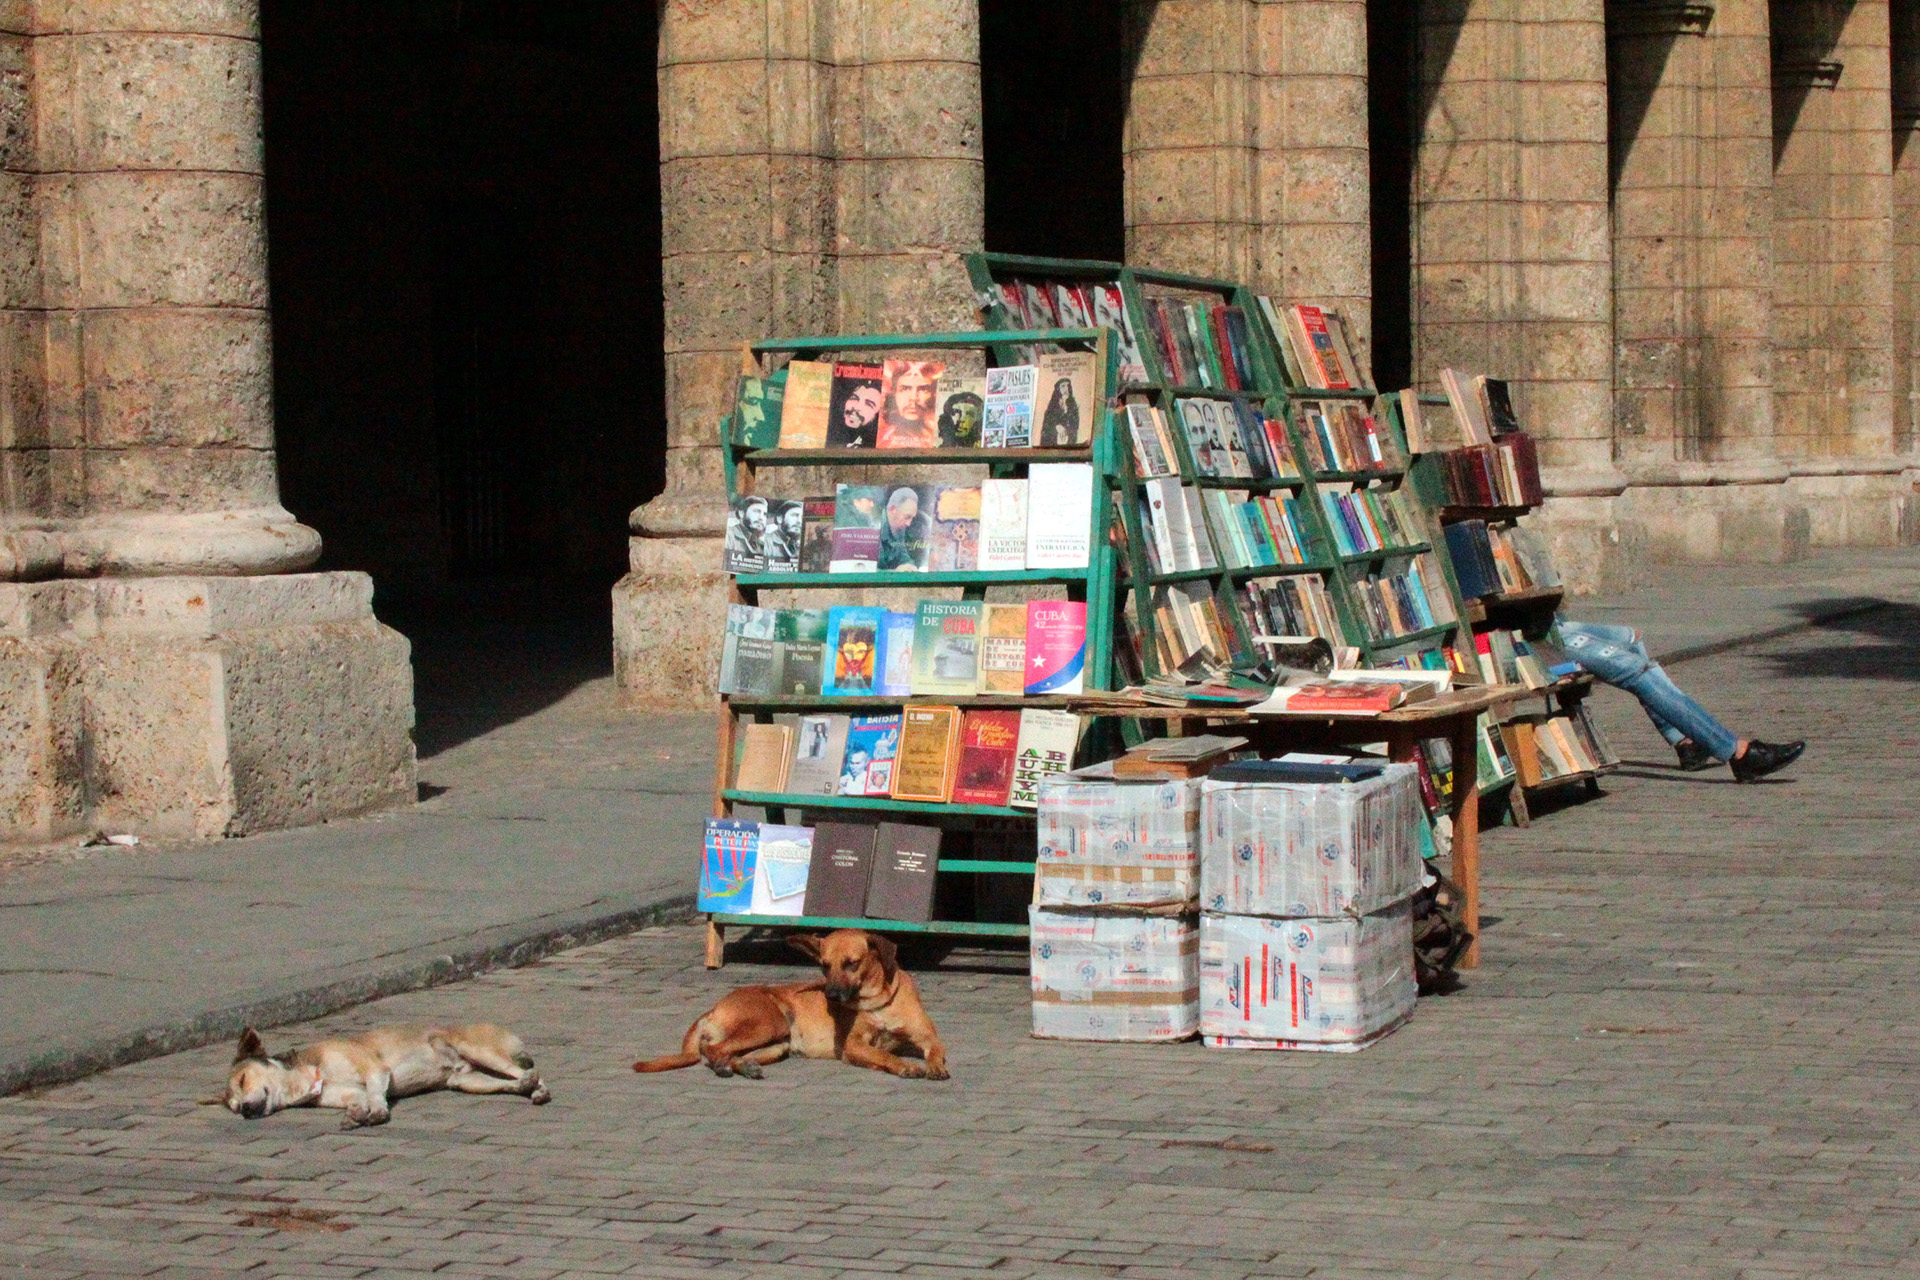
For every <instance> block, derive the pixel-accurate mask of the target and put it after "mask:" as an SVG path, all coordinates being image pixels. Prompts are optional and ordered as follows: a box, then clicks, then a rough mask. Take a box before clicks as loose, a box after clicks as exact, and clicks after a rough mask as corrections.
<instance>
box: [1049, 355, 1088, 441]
mask: <svg viewBox="0 0 1920 1280" xmlns="http://www.w3.org/2000/svg"><path fill="white" fill-rule="evenodd" d="M1097 358H1098V357H1096V356H1095V354H1094V353H1093V352H1091V351H1049V352H1046V353H1044V354H1042V355H1041V357H1040V359H1039V364H1038V374H1037V378H1036V387H1037V389H1036V392H1035V397H1034V402H1035V404H1036V406H1037V407H1038V408H1037V412H1038V421H1039V429H1038V433H1037V437H1036V438H1035V440H1034V443H1035V444H1037V445H1038V446H1039V447H1040V448H1042V449H1064V448H1071V447H1073V446H1075V445H1083V444H1085V443H1087V442H1088V441H1089V440H1091V439H1092V438H1093V427H1094V422H1095V420H1096V414H1097V411H1098V408H1099V398H1098V397H1099V394H1100V392H1099V390H1098V389H1097V388H1096V387H1095V386H1094V375H1095V361H1096V359H1097Z"/></svg>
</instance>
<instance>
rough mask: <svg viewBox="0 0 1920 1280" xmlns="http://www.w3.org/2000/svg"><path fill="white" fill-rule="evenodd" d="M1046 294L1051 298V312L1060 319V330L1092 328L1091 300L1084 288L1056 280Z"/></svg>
mask: <svg viewBox="0 0 1920 1280" xmlns="http://www.w3.org/2000/svg"><path fill="white" fill-rule="evenodd" d="M1048 293H1049V294H1050V295H1051V296H1052V298H1053V312H1054V314H1055V315H1056V316H1058V317H1059V318H1060V327H1061V328H1062V329H1087V328H1091V327H1092V326H1093V299H1092V298H1091V297H1090V296H1088V293H1087V290H1086V288H1085V286H1083V285H1080V284H1076V283H1073V282H1070V281H1064V280H1056V281H1054V283H1053V285H1052V286H1051V288H1049V289H1048Z"/></svg>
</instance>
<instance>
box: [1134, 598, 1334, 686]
mask: <svg viewBox="0 0 1920 1280" xmlns="http://www.w3.org/2000/svg"><path fill="white" fill-rule="evenodd" d="M1147 599H1148V603H1149V606H1150V610H1151V613H1152V615H1153V631H1154V640H1155V644H1156V646H1157V649H1156V655H1155V656H1156V657H1157V658H1158V660H1159V668H1160V670H1162V671H1180V670H1183V669H1193V667H1194V666H1198V667H1202V668H1209V669H1212V668H1221V667H1225V666H1228V665H1230V664H1231V662H1232V661H1233V657H1234V653H1235V649H1236V646H1235V644H1234V641H1233V636H1234V630H1233V625H1232V623H1233V620H1232V619H1230V618H1229V617H1228V615H1227V613H1226V610H1225V609H1223V607H1222V606H1221V603H1220V597H1219V596H1218V595H1217V594H1216V593H1215V591H1214V589H1213V587H1212V585H1211V584H1209V583H1205V582H1179V583H1169V584H1166V585H1163V586H1160V587H1156V588H1154V589H1153V591H1152V592H1151V593H1150V594H1149V595H1148V597H1147ZM1232 599H1233V603H1232V604H1231V605H1229V606H1227V607H1229V608H1233V609H1237V610H1239V611H1240V618H1239V621H1240V623H1241V625H1242V626H1243V627H1244V628H1245V630H1246V633H1247V635H1248V636H1250V637H1251V638H1252V641H1253V644H1254V646H1255V649H1256V651H1259V649H1260V646H1261V645H1262V643H1263V642H1265V643H1268V644H1275V643H1281V642H1294V641H1297V640H1299V639H1300V638H1303V637H1313V636H1317V637H1320V638H1321V639H1324V640H1325V641H1326V642H1327V643H1328V644H1329V645H1331V646H1333V648H1334V649H1335V650H1336V651H1337V652H1339V651H1344V650H1345V649H1346V641H1345V639H1344V637H1343V635H1342V633H1341V628H1340V621H1339V615H1338V614H1337V613H1336V612H1335V610H1334V605H1333V600H1332V598H1331V596H1330V595H1329V594H1328V591H1327V584H1326V583H1325V582H1324V581H1323V580H1322V579H1321V578H1320V577H1319V575H1317V574H1300V575H1290V576H1288V577H1284V578H1254V579H1250V580H1248V581H1247V582H1244V583H1241V584H1240V586H1239V589H1238V592H1237V593H1236V594H1235V595H1234V596H1233V597H1232ZM1134 606H1135V601H1134V598H1133V597H1132V595H1131V593H1129V596H1128V599H1127V601H1126V608H1125V613H1124V619H1125V623H1126V632H1127V637H1128V640H1129V642H1130V643H1131V644H1132V646H1133V649H1134V652H1136V653H1139V652H1142V651H1144V648H1145V646H1144V643H1143V637H1142V636H1141V634H1140V630H1139V626H1138V618H1137V616H1136V614H1135V612H1134Z"/></svg>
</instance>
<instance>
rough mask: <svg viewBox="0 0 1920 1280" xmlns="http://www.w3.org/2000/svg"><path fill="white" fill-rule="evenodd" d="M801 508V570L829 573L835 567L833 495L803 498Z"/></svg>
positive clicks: (803, 571)
mask: <svg viewBox="0 0 1920 1280" xmlns="http://www.w3.org/2000/svg"><path fill="white" fill-rule="evenodd" d="M800 510H801V527H800V572H802V573H829V572H831V571H832V569H833V515H834V499H833V496H832V495H826V496H823V497H816V498H802V499H801V500H800Z"/></svg>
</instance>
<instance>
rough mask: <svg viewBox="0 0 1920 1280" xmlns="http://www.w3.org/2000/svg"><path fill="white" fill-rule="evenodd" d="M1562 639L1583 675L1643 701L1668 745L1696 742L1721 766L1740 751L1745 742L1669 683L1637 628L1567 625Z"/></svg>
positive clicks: (1644, 707) (1561, 632) (1586, 624)
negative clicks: (1648, 650)
mask: <svg viewBox="0 0 1920 1280" xmlns="http://www.w3.org/2000/svg"><path fill="white" fill-rule="evenodd" d="M1560 638H1561V639H1562V640H1563V641H1564V642H1565V644H1566V649H1567V656H1568V657H1569V658H1571V659H1573V660H1574V661H1575V662H1577V663H1579V664H1580V666H1581V668H1582V669H1584V670H1586V671H1590V672H1592V673H1593V676H1594V678H1595V679H1598V680H1604V681H1606V682H1607V683H1608V684H1610V685H1613V686H1614V687H1615V688H1617V689H1625V690H1626V691H1627V692H1628V693H1630V694H1632V695H1633V696H1634V697H1636V698H1638V699H1639V700H1640V706H1641V707H1642V709H1644V710H1645V711H1646V713H1647V718H1648V719H1649V720H1652V721H1653V727H1654V728H1656V729H1658V730H1659V731H1660V736H1661V737H1663V738H1665V739H1666V740H1667V741H1668V743H1670V744H1673V745H1676V746H1677V745H1678V744H1679V743H1680V740H1681V739H1683V738H1691V739H1693V740H1694V742H1696V743H1698V744H1699V745H1700V746H1702V747H1704V748H1706V750H1707V753H1708V754H1709V755H1711V756H1713V758H1714V759H1716V760H1731V759H1733V753H1734V752H1735V751H1737V750H1739V747H1740V740H1739V739H1738V738H1736V737H1734V736H1733V734H1732V733H1730V732H1728V731H1727V727H1726V726H1725V725H1723V724H1721V723H1720V722H1719V721H1718V720H1715V719H1714V718H1713V717H1712V716H1711V715H1709V714H1708V713H1707V709H1706V708H1705V707H1703V706H1701V705H1700V704H1699V703H1697V702H1695V701H1694V700H1693V699H1692V698H1690V697H1688V696H1687V695H1686V694H1685V693H1682V692H1681V691H1680V688H1679V686H1677V685H1675V684H1674V683H1673V681H1672V680H1670V679H1668V678H1667V673H1666V671H1665V670H1664V669H1662V668H1661V666H1660V664H1659V663H1657V662H1655V661H1654V660H1653V655H1652V654H1650V653H1648V652H1647V646H1646V645H1645V644H1643V643H1641V640H1640V633H1639V632H1637V631H1635V630H1634V629H1633V628H1632V627H1615V626H1609V625H1608V624H1606V623H1604V622H1565V621H1563V622H1561V624H1560Z"/></svg>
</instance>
